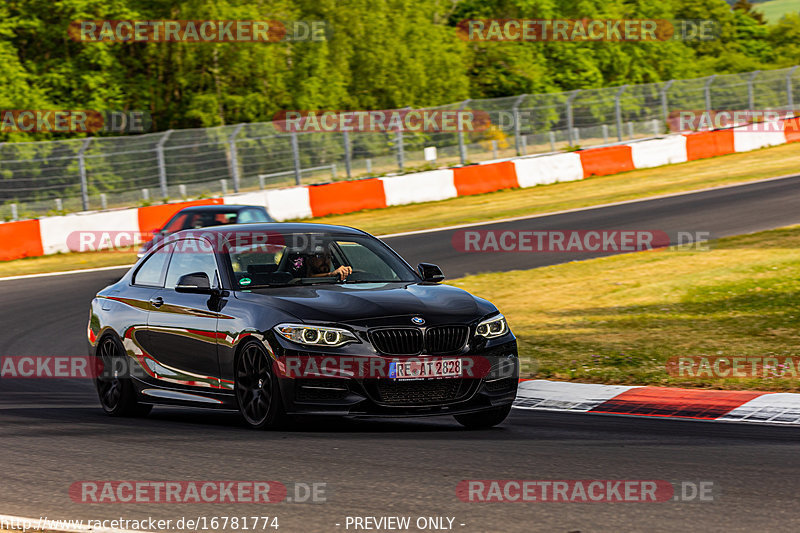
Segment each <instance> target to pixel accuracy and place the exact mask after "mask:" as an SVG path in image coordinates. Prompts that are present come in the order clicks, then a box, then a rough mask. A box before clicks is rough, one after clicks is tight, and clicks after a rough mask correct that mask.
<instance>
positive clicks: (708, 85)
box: [703, 74, 717, 111]
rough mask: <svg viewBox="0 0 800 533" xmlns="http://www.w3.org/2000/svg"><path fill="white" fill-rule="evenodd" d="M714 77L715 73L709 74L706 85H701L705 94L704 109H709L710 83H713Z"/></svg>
mask: <svg viewBox="0 0 800 533" xmlns="http://www.w3.org/2000/svg"><path fill="white" fill-rule="evenodd" d="M716 77H717V75H716V74H712V75H711V76H709V77H708V81H706V86H705V87H703V92H705V94H706V111H711V84H712V83H714V78H716Z"/></svg>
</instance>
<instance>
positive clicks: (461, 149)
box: [458, 100, 470, 165]
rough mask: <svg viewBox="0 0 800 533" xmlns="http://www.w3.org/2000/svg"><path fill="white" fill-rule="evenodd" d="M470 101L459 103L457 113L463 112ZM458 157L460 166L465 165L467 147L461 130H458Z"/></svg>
mask: <svg viewBox="0 0 800 533" xmlns="http://www.w3.org/2000/svg"><path fill="white" fill-rule="evenodd" d="M469 102H470V100H464V101H463V102H461V105H460V106H459V107H458V110H459V111H463V110H464V108H465V107H467V104H468V103H469ZM458 156H459V159H461V164H462V165H466V164H467V145H466V144H465V142H464V131H463V130H462V129H461V128H458Z"/></svg>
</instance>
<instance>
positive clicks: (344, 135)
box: [342, 130, 353, 179]
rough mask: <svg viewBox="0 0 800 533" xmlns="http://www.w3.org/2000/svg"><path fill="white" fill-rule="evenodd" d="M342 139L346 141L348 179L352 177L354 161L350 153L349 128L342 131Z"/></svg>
mask: <svg viewBox="0 0 800 533" xmlns="http://www.w3.org/2000/svg"><path fill="white" fill-rule="evenodd" d="M342 140H343V141H344V171H345V173H347V179H350V178H352V177H353V176H352V172H353V171H352V168H351V167H352V161H351V159H350V158H351V157H352V156H351V155H350V132H348V131H347V130H345V131H343V132H342Z"/></svg>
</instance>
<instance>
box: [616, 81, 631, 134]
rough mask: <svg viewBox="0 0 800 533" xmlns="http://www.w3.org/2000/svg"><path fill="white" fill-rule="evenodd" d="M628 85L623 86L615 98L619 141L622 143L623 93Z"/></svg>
mask: <svg viewBox="0 0 800 533" xmlns="http://www.w3.org/2000/svg"><path fill="white" fill-rule="evenodd" d="M627 88H628V86H627V85H623V86H622V87H620V88H619V90H618V91H617V96H615V97H614V114H615V115H616V118H617V140H618V141H619V142H622V93H623V92H625V89H627Z"/></svg>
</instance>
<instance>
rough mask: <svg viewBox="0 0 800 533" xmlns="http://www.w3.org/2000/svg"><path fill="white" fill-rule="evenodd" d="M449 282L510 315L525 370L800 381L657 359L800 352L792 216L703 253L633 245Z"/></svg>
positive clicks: (738, 383) (799, 233) (733, 382)
mask: <svg viewBox="0 0 800 533" xmlns="http://www.w3.org/2000/svg"><path fill="white" fill-rule="evenodd" d="M451 283H452V284H453V285H456V286H458V287H462V288H464V289H467V290H469V291H470V292H472V293H473V294H475V295H477V296H481V297H484V298H487V299H489V300H491V301H492V302H493V303H494V304H495V305H497V307H498V308H499V309H500V311H501V312H502V313H503V314H504V315H505V316H506V317H507V318H508V321H509V324H510V326H511V328H512V330H513V331H514V333H515V334H516V335H517V338H518V340H519V349H520V356H521V357H522V360H523V363H524V366H523V370H524V375H527V376H529V377H537V378H540V379H555V380H566V381H580V382H598V383H625V384H637V385H669V386H685V387H706V388H726V389H762V390H784V391H786V390H790V391H800V380H798V379H784V378H769V379H695V378H685V377H683V378H679V377H672V376H670V375H668V374H667V371H666V369H665V364H666V362H667V360H668V359H669V358H671V357H680V356H729V357H732V356H747V357H770V356H796V357H800V328H798V325H800V226H795V227H792V228H787V229H780V230H774V231H767V232H762V233H758V234H753V235H747V236H739V237H731V238H727V239H722V240H720V241H717V242H716V243H714V244H713V245H712V249H711V250H710V251H675V250H671V251H655V252H640V253H634V254H626V255H618V256H613V257H607V258H600V259H593V260H590V261H583V262H574V263H566V264H561V265H556V266H550V267H545V268H539V269H535V270H528V271H514V272H507V273H492V274H481V275H476V276H470V277H466V278H462V279H459V280H455V281H452V282H451ZM522 287H524V288H525V289H524V292H525V294H526V296H525V297H524V298H520V294H521V289H520V288H522Z"/></svg>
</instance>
